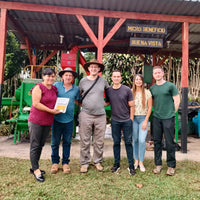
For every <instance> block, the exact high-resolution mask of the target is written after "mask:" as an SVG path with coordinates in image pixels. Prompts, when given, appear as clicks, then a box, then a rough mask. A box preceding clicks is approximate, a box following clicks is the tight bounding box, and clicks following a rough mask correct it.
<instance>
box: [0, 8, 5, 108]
mask: <svg viewBox="0 0 200 200" xmlns="http://www.w3.org/2000/svg"><path fill="white" fill-rule="evenodd" d="M0 20H1V21H0V112H1V99H2V88H3V80H4V67H5V53H6V36H7V9H1V19H0Z"/></svg>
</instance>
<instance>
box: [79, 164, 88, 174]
mask: <svg viewBox="0 0 200 200" xmlns="http://www.w3.org/2000/svg"><path fill="white" fill-rule="evenodd" d="M87 171H88V165H82V166H81V169H80V172H81V173H87Z"/></svg>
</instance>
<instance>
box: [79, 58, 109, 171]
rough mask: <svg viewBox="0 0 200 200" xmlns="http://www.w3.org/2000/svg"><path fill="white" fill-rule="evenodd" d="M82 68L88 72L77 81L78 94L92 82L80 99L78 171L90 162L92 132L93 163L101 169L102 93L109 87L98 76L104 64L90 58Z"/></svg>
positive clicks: (86, 168) (104, 117)
mask: <svg viewBox="0 0 200 200" xmlns="http://www.w3.org/2000/svg"><path fill="white" fill-rule="evenodd" d="M83 67H84V69H85V70H86V71H87V72H89V73H90V74H89V75H88V76H87V77H84V78H82V79H81V81H80V83H79V90H80V95H82V96H83V95H84V94H85V93H86V92H87V90H88V89H89V88H90V87H91V86H92V85H93V84H94V82H95V81H96V82H95V84H94V86H93V87H92V89H91V90H90V91H89V92H88V93H87V95H86V96H85V97H84V99H83V101H82V109H81V112H80V114H79V125H80V128H79V135H80V165H81V168H80V172H81V173H86V172H87V171H88V167H89V164H90V162H91V155H90V141H91V136H92V134H93V148H94V151H93V163H94V164H95V166H96V169H97V171H103V166H102V165H101V163H102V161H103V146H104V135H105V130H106V113H105V109H104V97H103V93H104V91H105V89H107V88H108V87H109V85H108V82H107V81H106V80H105V79H104V78H102V77H99V78H98V79H97V77H98V73H99V72H102V71H103V70H104V65H103V64H101V63H99V62H98V60H96V59H92V60H91V61H90V62H88V63H86V64H85V65H84V66H83Z"/></svg>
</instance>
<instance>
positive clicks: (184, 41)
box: [181, 22, 189, 87]
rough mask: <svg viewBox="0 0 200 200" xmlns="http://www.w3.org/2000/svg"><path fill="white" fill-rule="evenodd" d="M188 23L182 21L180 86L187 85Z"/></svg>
mask: <svg viewBox="0 0 200 200" xmlns="http://www.w3.org/2000/svg"><path fill="white" fill-rule="evenodd" d="M188 30H189V25H188V23H187V22H185V23H183V28H182V72H181V77H182V80H181V82H182V87H188V64H189V45H188V42H189V31H188Z"/></svg>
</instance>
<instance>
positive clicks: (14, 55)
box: [4, 31, 28, 80]
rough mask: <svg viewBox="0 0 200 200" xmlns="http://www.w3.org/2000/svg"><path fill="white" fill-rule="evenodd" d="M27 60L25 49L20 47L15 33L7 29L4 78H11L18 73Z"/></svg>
mask: <svg viewBox="0 0 200 200" xmlns="http://www.w3.org/2000/svg"><path fill="white" fill-rule="evenodd" d="M27 60H28V55H27V53H26V51H25V50H21V49H20V44H19V42H18V41H17V39H16V37H15V35H14V34H13V33H12V32H10V31H8V32H7V40H6V57H5V71H4V80H7V79H10V78H12V77H13V76H14V75H15V74H19V73H20V72H21V70H22V68H23V67H24V66H25V64H26V62H27Z"/></svg>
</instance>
